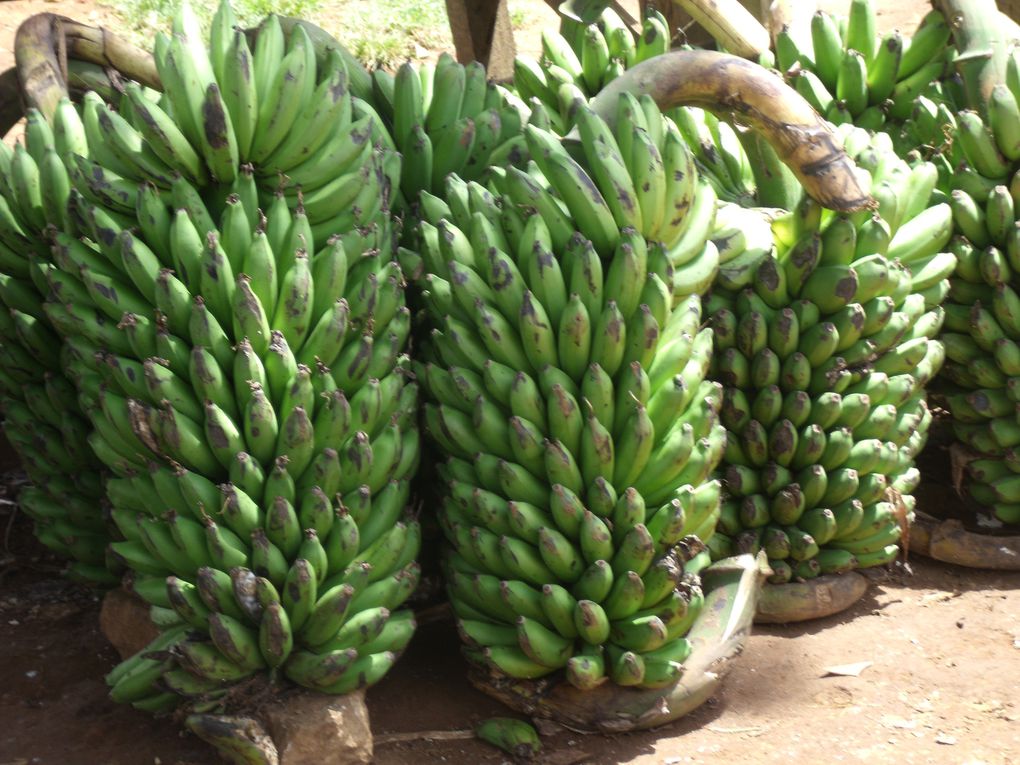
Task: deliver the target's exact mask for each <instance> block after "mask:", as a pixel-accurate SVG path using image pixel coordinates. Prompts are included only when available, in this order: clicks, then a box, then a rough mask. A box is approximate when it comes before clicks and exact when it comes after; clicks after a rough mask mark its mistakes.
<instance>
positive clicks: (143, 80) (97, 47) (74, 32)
mask: <svg viewBox="0 0 1020 765" xmlns="http://www.w3.org/2000/svg"><path fill="white" fill-rule="evenodd" d="M60 28H61V30H62V31H63V33H64V39H65V40H66V45H67V55H68V57H70V58H76V59H78V60H79V61H88V62H89V63H92V64H98V65H99V66H105V67H108V68H110V69H116V70H117V71H118V72H119V73H120V74H122V75H123V76H125V77H128V78H130V79H132V80H135V81H136V82H138V83H140V84H142V85H147V86H148V87H150V88H153V89H155V90H162V89H163V83H162V82H160V79H159V72H158V71H157V70H156V60H155V59H154V58H153V56H152V53H150V52H149V51H147V50H144V49H143V48H139V47H138V46H137V45H133V44H131V43H129V42H128V41H127V40H125V39H124V38H123V37H119V36H117V35H115V34H114V33H112V32H111V31H110V30H108V29H105V28H104V27H90V26H88V25H87V24H80V23H79V22H77V21H74V20H73V19H66V18H63V17H60Z"/></svg>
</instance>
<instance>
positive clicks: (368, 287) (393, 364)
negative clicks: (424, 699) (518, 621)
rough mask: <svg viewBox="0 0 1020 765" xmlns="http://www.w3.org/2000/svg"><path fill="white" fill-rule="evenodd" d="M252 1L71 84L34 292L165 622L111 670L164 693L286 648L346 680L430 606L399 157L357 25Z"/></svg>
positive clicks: (170, 699)
mask: <svg viewBox="0 0 1020 765" xmlns="http://www.w3.org/2000/svg"><path fill="white" fill-rule="evenodd" d="M233 21H234V20H233V16H232V12H231V11H230V8H229V5H227V4H226V3H224V5H222V6H221V7H220V9H219V11H218V13H217V15H216V19H215V21H214V24H213V28H212V34H211V36H212V40H211V45H210V47H209V48H208V49H207V48H206V45H205V41H204V40H203V38H202V37H201V35H200V32H199V29H198V25H197V20H196V19H195V17H194V15H193V14H192V13H191V11H190V10H189V9H188V7H187V6H186V5H185V6H183V7H182V9H181V11H180V13H179V14H178V16H177V17H176V18H175V21H174V33H173V35H172V37H169V38H166V39H165V40H163V41H162V42H157V46H156V48H157V50H156V59H157V65H158V67H159V69H160V73H161V77H162V80H163V83H164V85H165V87H166V92H165V93H163V94H154V93H149V92H145V91H143V90H142V89H141V88H139V87H137V86H135V85H133V84H131V83H128V84H127V85H126V88H125V96H124V98H122V100H121V102H120V109H119V111H114V110H113V108H112V107H110V106H108V105H106V104H105V103H104V102H103V101H102V99H101V98H100V97H99V96H98V95H97V94H95V93H89V94H86V96H85V97H84V99H83V104H82V106H81V108H80V109H79V108H78V107H76V106H75V105H73V104H72V103H71V102H69V101H67V100H65V101H63V102H61V103H60V105H59V106H58V108H57V111H56V113H55V115H54V125H53V140H52V144H53V145H54V147H55V148H54V149H53V150H49V151H47V152H46V156H50V155H54V156H56V161H55V162H51V163H49V165H52V167H49V166H48V165H46V164H44V165H43V167H44V168H46V170H45V172H48V173H50V174H51V175H52V178H49V176H45V175H44V173H43V172H40V175H44V177H47V180H46V181H45V182H44V183H42V184H41V185H42V188H50V189H56V190H57V191H51V192H49V193H50V194H51V195H54V199H57V201H56V202H55V203H54V204H53V205H52V206H49V205H47V206H46V207H45V208H44V209H46V210H47V211H48V214H50V215H51V217H52V220H45V219H42V218H40V219H39V220H35V221H34V225H33V235H34V237H35V239H36V240H37V241H38V242H39V243H40V244H37V247H38V246H48V247H49V250H50V255H49V258H48V259H47V260H43V259H37V260H36V261H34V262H33V264H32V267H33V269H35V270H36V271H37V275H35V276H33V275H32V274H31V273H30V274H29V276H30V277H31V278H32V280H33V282H34V283H35V285H36V287H37V289H38V290H39V291H41V292H42V293H43V294H44V296H45V303H44V305H43V306H42V309H41V312H40V314H41V315H44V316H45V318H46V319H47V320H48V321H49V322H50V323H51V324H52V325H53V326H54V327H55V328H56V330H57V331H58V333H59V335H60V336H61V337H62V338H63V343H64V351H63V353H62V356H61V360H62V361H63V366H64V370H65V372H66V374H67V375H68V377H69V378H70V380H71V381H72V382H73V384H74V392H73V393H70V394H69V395H71V397H72V398H74V396H75V394H76V398H77V403H78V404H79V405H80V408H81V411H83V412H84V414H85V417H86V419H87V422H88V427H87V428H85V431H86V435H87V443H88V445H89V447H91V450H92V451H93V452H94V453H95V454H96V456H98V458H99V460H100V462H101V463H102V464H103V466H104V467H105V468H106V470H107V471H108V472H109V474H110V478H109V480H107V481H106V485H105V491H106V494H107V497H106V500H107V501H106V504H107V507H106V515H107V516H108V517H109V519H110V521H111V523H112V526H113V527H114V528H115V529H116V532H117V537H118V541H115V542H113V543H111V544H110V545H109V547H108V560H109V562H110V563H111V564H113V565H115V566H116V567H117V568H118V569H119V570H125V569H127V570H129V571H130V577H131V579H130V581H131V582H132V585H133V587H134V590H135V591H136V592H137V593H138V594H139V595H140V596H141V597H142V598H143V599H145V600H146V601H148V602H149V603H151V604H152V616H153V621H154V622H155V623H156V624H157V625H158V626H159V627H160V628H161V630H163V632H164V634H163V635H162V636H161V638H160V639H159V641H158V644H157V645H156V646H155V647H150V650H149V651H148V652H147V654H143V655H140V656H137V657H134V658H132V659H130V660H129V661H128V662H126V663H125V664H124V665H121V666H120V667H118V668H117V669H115V670H114V672H113V673H112V674H111V676H110V683H111V686H112V695H113V697H114V698H115V699H117V700H121V701H128V702H132V703H136V704H138V705H140V706H141V707H142V708H145V709H154V710H155V709H160V710H162V709H166V708H168V707H170V706H173V705H174V704H175V703H178V702H179V701H180V700H181V698H182V697H183V698H184V699H187V700H188V701H189V702H194V703H199V702H201V703H203V704H204V703H207V702H209V703H212V702H216V703H219V702H221V701H222V699H224V698H225V697H226V693H227V691H228V689H229V688H230V687H231V686H232V685H233V684H235V683H237V682H240V681H242V680H246V679H248V678H250V677H253V676H255V675H256V674H259V673H265V672H269V671H272V673H273V674H274V675H276V674H277V673H279V674H281V675H283V676H285V677H287V678H289V679H290V680H291V681H293V682H295V683H298V684H300V685H303V686H306V687H309V688H313V689H316V690H320V691H324V692H329V693H344V692H347V691H349V690H351V689H353V688H356V687H360V686H364V685H365V684H367V683H371V682H375V681H376V680H378V679H379V678H380V677H381V676H382V675H383V674H384V673H385V672H386V671H387V670H388V669H389V667H390V666H392V664H393V662H394V661H395V659H396V656H397V655H398V654H399V653H400V652H401V651H402V650H403V648H404V646H405V645H406V644H407V642H408V640H409V639H410V637H411V635H412V633H413V631H414V621H413V618H412V616H411V613H410V612H409V611H406V610H405V611H398V610H397V609H398V607H399V606H400V605H401V604H402V603H403V602H404V601H405V600H406V599H407V598H408V597H409V596H410V594H411V593H412V592H413V591H414V589H415V587H416V585H417V583H418V579H419V577H420V568H419V566H418V564H417V563H416V562H415V558H416V557H417V553H418V550H419V547H420V537H421V532H420V527H419V524H418V522H417V521H416V520H415V519H414V518H413V517H412V515H410V514H409V513H408V505H409V495H410V480H411V478H412V477H413V476H414V474H415V472H416V469H417V465H418V461H419V454H420V449H419V434H418V429H417V422H416V420H417V410H418V405H417V385H416V384H415V383H414V382H412V381H411V380H410V369H409V367H410V362H409V359H408V357H407V355H406V353H405V352H404V349H405V346H406V344H407V340H408V337H409V334H410V331H411V315H410V312H409V311H408V309H407V307H406V305H405V300H404V280H403V274H402V272H401V269H400V266H399V265H398V263H397V262H396V260H395V244H396V236H397V232H396V231H395V229H394V224H393V221H392V219H391V217H390V208H391V202H392V200H393V196H394V195H395V194H396V193H397V190H398V186H399V178H400V158H399V156H398V155H397V154H396V153H394V152H392V151H390V150H388V149H387V148H386V146H385V145H384V144H383V143H381V142H380V140H379V139H378V138H377V137H378V136H380V135H382V136H385V134H386V130H385V125H384V124H383V123H382V122H381V120H380V119H379V118H378V117H377V116H373V115H374V110H372V107H371V106H370V105H368V104H367V102H362V103H361V104H359V99H358V98H357V97H355V96H353V95H352V94H351V92H350V88H349V87H348V86H347V80H348V74H347V68H346V64H345V63H344V58H343V56H342V55H341V54H340V53H339V51H338V50H334V49H327V50H323V51H320V52H319V55H317V52H316V50H315V48H314V47H313V45H312V44H311V42H310V38H309V37H308V34H307V33H306V31H305V29H304V27H303V26H301V25H300V24H296V25H292V26H291V30H290V34H289V42H285V40H284V36H283V32H282V28H281V25H280V23H279V21H278V20H276V19H275V17H270V18H269V19H268V20H267V21H266V22H265V23H264V24H263V25H262V26H261V27H260V29H259V31H258V34H257V37H256V38H255V45H254V47H255V52H254V56H251V54H249V53H247V52H246V51H247V50H248V48H247V45H248V43H247V38H246V37H245V35H243V34H241V33H240V32H236V31H234V23H233ZM249 79H250V82H249ZM359 114H360V115H361V116H359ZM43 124H45V123H43ZM33 131H34V132H33V135H34V136H37V135H41V136H43V138H41V139H39V141H38V144H39V146H40V147H41V146H43V145H45V144H46V143H47V141H46V139H45V130H44V129H43V128H41V127H38V126H33ZM175 131H176V132H175ZM217 131H218V132H217ZM33 142H35V139H34V138H33ZM56 147H60V148H61V151H60V153H59V154H58V153H57V152H56ZM22 152H23V150H21V149H17V150H16V154H15V155H14V156H13V157H11V171H10V178H11V181H12V183H19V181H18V180H17V179H18V178H19V177H23V176H24V173H23V172H22V171H21V170H16V169H15V167H14V166H15V164H16V165H17V166H18V167H19V168H20V167H21V166H22V165H25V164H27V163H26V161H25V160H24V159H23V158H21V154H22ZM26 156H27V155H26ZM341 157H343V158H344V159H343V160H342V161H341ZM281 174H282V175H281ZM6 177H7V176H6V174H5V178H6ZM270 179H271V182H270ZM354 187H356V188H354ZM58 192H59V199H58V198H57V196H56V195H57V193H58ZM40 193H41V192H38V188H37V191H36V196H37V197H38V196H39V195H40ZM26 198H29V197H26ZM27 209H28V212H29V214H33V213H34V210H33V208H32V206H31V205H29V206H28V208H27ZM46 225H48V229H47V231H46V238H45V240H43V236H42V234H41V233H40V229H41V227H43V226H46ZM5 269H9V266H7V265H6V264H5ZM37 302H39V301H38V299H37ZM54 347H59V343H55V344H54ZM48 353H49V355H50V356H52V355H53V354H54V350H53V349H48ZM88 431H91V432H88ZM75 510H76V505H74V504H72V503H69V504H68V506H67V512H69V513H73V512H75ZM104 542H105V540H104ZM103 546H104V547H105V543H104V545H103ZM100 562H101V560H100Z"/></svg>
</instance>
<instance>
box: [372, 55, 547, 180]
mask: <svg viewBox="0 0 1020 765" xmlns="http://www.w3.org/2000/svg"><path fill="white" fill-rule="evenodd" d="M372 84H373V94H374V96H375V98H374V102H375V106H376V109H377V111H378V112H379V114H380V116H381V118H382V119H383V120H384V121H385V125H386V128H387V130H388V132H389V135H390V136H391V137H392V139H391V140H392V143H393V145H394V147H395V148H396V149H397V150H399V151H400V153H401V155H402V156H403V170H402V173H401V191H402V192H403V194H404V196H405V197H406V198H407V199H409V200H417V199H418V194H419V192H421V191H428V192H436V193H438V192H439V191H440V190H441V189H442V186H443V179H444V178H445V177H446V176H447V175H449V174H450V173H456V174H457V175H459V176H460V177H462V178H464V179H465V180H474V179H476V178H479V177H480V176H481V175H482V174H483V173H484V171H485V170H486V169H487V168H488V166H489V164H490V163H492V162H493V159H492V154H493V152H494V151H495V150H496V149H497V148H498V147H499V146H501V145H502V144H504V143H505V142H506V141H507V140H509V139H510V138H513V137H514V136H518V135H520V132H521V125H522V124H523V123H524V122H526V121H527V120H528V118H529V117H530V110H529V109H528V107H527V106H526V105H525V104H524V102H523V101H521V99H520V98H518V97H517V95H516V94H514V93H513V92H511V91H510V90H508V89H507V88H505V87H503V86H502V85H497V84H495V83H492V82H489V81H488V80H487V77H486V73H485V67H484V66H482V65H481V64H480V63H478V62H477V61H475V62H472V63H470V64H468V65H467V66H463V65H461V64H459V63H457V61H456V59H454V58H453V56H451V55H450V54H448V53H444V54H442V55H441V56H440V57H439V60H438V62H437V63H436V64H423V65H422V66H421V67H420V68H416V67H415V66H414V65H413V64H411V63H405V64H403V65H402V66H401V67H400V69H399V70H397V73H396V75H391V74H389V73H388V72H386V71H385V70H382V69H376V70H375V71H373V72H372Z"/></svg>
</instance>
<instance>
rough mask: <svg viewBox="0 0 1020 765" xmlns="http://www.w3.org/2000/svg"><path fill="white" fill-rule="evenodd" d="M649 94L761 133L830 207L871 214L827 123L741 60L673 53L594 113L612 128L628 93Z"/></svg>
mask: <svg viewBox="0 0 1020 765" xmlns="http://www.w3.org/2000/svg"><path fill="white" fill-rule="evenodd" d="M625 91H626V92H630V93H632V94H634V95H644V94H646V93H647V94H648V95H650V96H652V98H654V99H655V102H656V103H657V104H658V105H659V108H660V109H662V110H666V109H671V108H673V107H675V106H700V107H702V108H704V109H708V110H709V111H712V112H716V113H721V114H724V115H727V116H730V117H731V118H732V119H734V120H735V121H737V122H741V123H743V124H745V125H747V126H748V127H750V128H752V129H753V130H755V131H757V132H759V133H760V134H761V135H762V136H763V137H764V138H765V140H766V141H768V143H769V145H770V146H772V148H773V149H774V150H775V152H776V154H777V155H778V156H779V158H780V159H781V160H782V161H783V162H784V163H786V165H788V166H789V167H790V169H791V170H792V171H793V173H794V175H796V176H797V180H799V181H800V182H801V184H802V185H803V186H804V189H805V191H807V193H808V194H810V195H811V197H812V198H814V199H815V200H817V201H818V202H819V203H820V204H821V205H823V206H824V207H828V208H829V209H832V210H836V211H838V212H853V211H855V210H862V209H864V208H867V207H871V206H872V205H873V204H874V202H873V200H872V199H871V198H870V197H869V196H868V195H867V194H865V193H864V191H863V190H862V189H861V187H860V184H859V183H858V182H857V176H856V175H855V173H854V164H853V162H852V161H851V160H850V158H849V157H848V156H847V155H846V152H844V151H843V147H842V146H841V145H840V142H839V139H838V138H837V137H836V135H835V134H834V133H833V132H832V129H831V128H830V127H829V125H828V123H826V122H825V120H823V119H822V117H821V116H820V115H819V114H818V112H816V111H815V110H814V109H812V108H811V105H810V104H809V103H808V102H807V101H806V100H804V98H803V97H802V96H801V95H800V94H799V93H797V91H795V90H794V89H793V88H791V87H790V86H788V85H787V84H786V83H784V82H783V81H782V79H780V78H779V77H778V76H777V75H775V74H773V73H772V72H770V71H769V70H767V69H765V68H764V67H761V66H758V65H757V64H755V63H752V62H750V61H745V60H744V59H742V58H738V57H737V56H733V55H729V54H726V53H716V52H715V51H700V50H699V51H673V52H670V53H664V54H662V55H661V56H656V57H655V58H651V59H648V60H647V61H643V62H642V63H640V64H638V65H637V66H635V67H634V68H633V69H630V70H629V71H627V72H625V73H624V74H623V75H621V76H620V77H618V78H616V79H615V80H613V81H612V82H611V83H609V85H608V86H606V88H605V89H603V90H602V92H600V93H599V94H598V95H597V96H596V97H595V98H594V99H593V100H592V108H593V109H594V110H595V111H596V112H597V113H598V114H599V115H600V116H601V117H602V118H603V119H605V120H606V121H607V122H609V123H610V124H611V125H612V124H613V123H614V122H615V121H616V109H617V100H618V98H619V95H620V94H621V93H623V92H625Z"/></svg>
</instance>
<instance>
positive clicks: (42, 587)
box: [0, 503, 1020, 765]
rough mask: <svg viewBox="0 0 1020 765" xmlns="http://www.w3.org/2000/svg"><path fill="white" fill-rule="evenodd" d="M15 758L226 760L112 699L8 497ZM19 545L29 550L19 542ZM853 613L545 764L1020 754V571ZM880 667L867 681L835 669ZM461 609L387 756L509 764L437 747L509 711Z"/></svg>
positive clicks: (3, 682) (33, 763) (97, 636)
mask: <svg viewBox="0 0 1020 765" xmlns="http://www.w3.org/2000/svg"><path fill="white" fill-rule="evenodd" d="M0 529H2V530H4V540H5V547H4V550H3V557H2V558H0V720H2V721H3V723H2V725H0V764H2V765H212V764H213V763H216V762H217V761H218V760H217V758H216V756H215V755H214V754H213V752H212V751H211V750H210V749H209V748H208V747H206V745H205V744H203V743H202V742H200V741H198V740H197V739H195V738H194V737H191V736H189V735H186V734H183V733H180V730H179V727H178V726H177V725H176V724H175V723H174V722H172V721H170V720H155V719H153V718H152V717H150V716H149V715H148V714H144V713H142V712H137V711H134V710H132V709H130V708H128V707H123V706H120V705H117V704H114V703H113V702H111V701H109V700H108V699H107V698H106V689H105V687H104V685H103V682H102V676H103V674H104V673H105V672H107V671H108V670H109V669H110V668H111V667H112V666H113V664H114V663H115V661H116V655H115V653H114V651H113V649H112V648H111V647H110V646H109V644H108V643H107V642H106V640H105V639H104V638H103V636H102V634H101V633H100V632H99V629H98V614H99V602H98V600H97V599H96V597H95V596H94V595H93V594H92V593H90V592H89V591H88V590H85V589H83V588H80V587H77V586H75V585H73V584H70V583H68V582H67V581H65V580H63V579H61V578H60V576H59V567H58V565H57V562H56V561H54V560H52V559H51V558H49V557H48V556H47V555H45V554H40V553H39V552H38V551H37V548H35V547H34V542H33V540H32V538H31V536H30V529H29V524H28V523H27V521H26V519H25V518H24V516H22V515H20V514H15V513H13V512H12V507H11V506H10V505H9V504H6V503H3V504H2V507H0ZM10 551H16V554H13V553H11V552H10ZM873 578H874V581H873V585H872V587H871V589H870V590H869V593H868V595H866V596H865V598H864V599H863V600H862V601H860V602H859V603H858V604H857V605H856V606H854V607H853V608H852V609H851V610H849V611H847V612H845V613H843V614H840V615H837V616H833V617H830V618H827V619H823V620H819V621H815V622H810V623H807V624H803V625H788V626H773V627H758V628H756V630H755V634H754V635H753V636H752V637H751V639H750V641H749V642H748V644H747V648H746V650H745V652H744V654H743V655H742V656H741V657H740V659H739V660H738V661H737V662H736V665H735V667H734V669H733V671H732V673H731V674H730V676H729V677H728V678H727V680H726V682H725V683H724V685H723V687H722V690H721V692H720V693H718V694H717V695H716V696H715V697H714V698H712V699H711V700H710V701H709V702H708V703H707V704H706V705H705V706H703V707H702V708H701V709H699V710H697V711H695V712H694V713H693V714H691V715H690V716H688V717H686V718H684V719H682V720H680V721H678V722H676V723H674V724H672V725H669V726H666V727H664V728H661V729H659V730H656V731H649V732H644V733H639V734H630V735H624V736H619V737H616V738H609V737H603V736H590V735H578V734H575V733H571V732H568V731H563V732H561V733H559V734H557V735H553V736H547V737H545V739H544V744H545V749H546V753H545V756H544V758H543V760H542V761H544V762H548V763H554V764H555V765H568V764H570V763H582V762H583V763H592V764H593V765H594V764H596V763H605V764H606V765H608V764H609V763H635V765H638V764H640V765H652V763H655V764H657V765H678V764H679V763H707V762H713V763H737V762H753V763H762V764H764V763H807V762H819V763H837V762H838V763H857V762H867V763H869V765H883V764H884V763H900V764H902V765H922V764H924V763H939V764H940V765H942V764H944V765H978V764H979V763H981V764H984V765H1013V764H1014V763H1015V762H1016V761H1017V758H1018V753H1020V695H1018V694H1017V691H1016V689H1017V679H1018V678H1020V588H1018V584H1020V575H1017V574H995V573H990V572H980V571H969V570H964V569H959V568H954V567H951V566H946V565H943V564H939V563H934V562H932V561H929V560H926V559H920V558H918V559H912V560H911V561H910V563H909V566H908V567H897V568H896V569H894V570H892V571H890V572H880V573H877V574H875V575H874V576H873ZM858 662H870V664H869V665H868V666H867V667H866V668H865V669H864V670H863V671H862V672H861V674H860V676H858V677H845V676H826V675H827V671H826V668H827V667H832V666H838V665H847V664H855V663H858ZM464 670H465V666H464V664H463V662H462V660H461V659H460V656H459V654H458V649H457V637H456V633H455V631H454V628H453V624H452V623H451V622H449V621H438V622H433V623H431V624H429V625H427V626H425V627H423V628H422V629H421V630H420V632H419V634H418V636H417V637H416V638H415V640H414V642H413V643H412V645H411V648H410V649H409V651H408V652H407V654H406V655H405V656H404V658H403V659H402V661H401V662H400V663H399V664H398V665H397V667H396V668H395V669H394V670H393V671H392V672H391V673H390V675H389V676H388V677H387V678H386V679H385V680H384V681H383V682H382V683H380V684H379V685H377V686H375V687H374V688H372V689H371V690H370V691H369V693H368V705H369V709H370V712H371V716H372V727H373V730H374V731H375V733H376V735H384V734H388V733H416V732H423V738H421V739H419V740H416V741H413V742H411V743H399V744H384V745H381V746H378V747H377V748H376V762H378V763H379V764H380V765H404V764H405V763H410V762H414V763H436V764H437V765H438V764H439V763H462V764H464V765H466V764H467V763H493V764H495V763H500V762H502V761H503V759H504V758H503V757H501V754H500V753H499V752H498V751H497V750H494V749H491V748H489V747H487V746H485V745H483V744H480V743H478V742H475V741H447V742H437V741H430V740H428V739H427V734H428V732H431V731H449V730H463V729H466V728H470V727H472V726H473V725H474V724H476V723H478V722H480V721H481V720H484V719H486V718H487V717H492V716H496V715H503V714H507V712H506V710H505V709H504V708H503V707H501V706H500V705H499V704H498V703H497V702H495V701H492V700H491V699H489V698H488V697H486V696H484V695H482V694H481V693H479V692H477V691H476V690H474V689H473V688H472V687H471V686H470V685H469V684H468V683H467V681H466V680H465V671H464Z"/></svg>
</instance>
